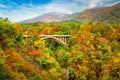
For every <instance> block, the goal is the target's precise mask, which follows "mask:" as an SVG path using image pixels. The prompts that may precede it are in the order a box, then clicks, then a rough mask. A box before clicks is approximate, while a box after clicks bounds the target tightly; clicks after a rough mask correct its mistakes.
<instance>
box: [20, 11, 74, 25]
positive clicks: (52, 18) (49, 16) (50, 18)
mask: <svg viewBox="0 0 120 80" xmlns="http://www.w3.org/2000/svg"><path fill="white" fill-rule="evenodd" d="M71 16H72V14H63V13H57V12H50V13H46V14H43V15H40V16H37V17H35V18H32V19H27V20H24V21H21V22H20V23H33V22H60V21H66V20H69V19H70V18H71Z"/></svg>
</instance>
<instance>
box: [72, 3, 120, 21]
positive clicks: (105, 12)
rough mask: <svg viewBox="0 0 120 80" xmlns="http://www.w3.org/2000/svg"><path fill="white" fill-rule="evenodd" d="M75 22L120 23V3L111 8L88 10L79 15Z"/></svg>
mask: <svg viewBox="0 0 120 80" xmlns="http://www.w3.org/2000/svg"><path fill="white" fill-rule="evenodd" d="M73 20H75V21H79V22H81V23H91V22H103V23H120V3H118V4H116V5H114V6H109V7H100V8H92V9H86V10H84V11H83V12H80V13H79V14H77V15H76V16H75V17H74V18H73Z"/></svg>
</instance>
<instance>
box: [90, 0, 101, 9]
mask: <svg viewBox="0 0 120 80" xmlns="http://www.w3.org/2000/svg"><path fill="white" fill-rule="evenodd" d="M100 2H102V0H91V1H90V8H93V7H96V6H97V4H98V3H100Z"/></svg>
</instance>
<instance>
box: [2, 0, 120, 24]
mask: <svg viewBox="0 0 120 80" xmlns="http://www.w3.org/2000/svg"><path fill="white" fill-rule="evenodd" d="M118 2H120V0H0V17H3V18H6V17H8V18H9V20H10V21H12V22H18V21H22V20H25V19H29V18H33V17H36V16H38V15H42V14H44V13H48V12H60V13H66V14H72V13H75V12H80V11H83V10H84V9H88V8H93V7H101V6H109V5H114V4H116V3H118Z"/></svg>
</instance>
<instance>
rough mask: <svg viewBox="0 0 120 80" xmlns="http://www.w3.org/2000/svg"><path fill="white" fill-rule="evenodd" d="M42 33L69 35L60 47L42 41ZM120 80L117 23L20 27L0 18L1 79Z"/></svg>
mask: <svg viewBox="0 0 120 80" xmlns="http://www.w3.org/2000/svg"><path fill="white" fill-rule="evenodd" d="M43 34H44V35H52V34H54V35H64V34H65V35H68V34H69V35H71V36H70V38H68V39H67V45H62V44H61V43H59V42H58V41H56V40H54V39H45V40H41V39H40V38H39V35H43ZM23 35H30V36H31V37H30V38H27V39H26V38H24V37H23ZM119 79H120V25H119V24H107V23H88V24H87V23H86V24H82V23H78V22H76V21H64V22H53V23H39V22H37V23H26V24H20V23H11V22H10V21H9V20H8V19H0V80H119Z"/></svg>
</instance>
